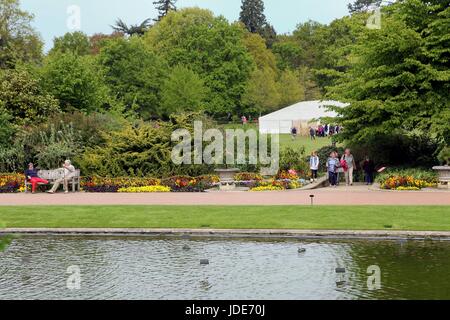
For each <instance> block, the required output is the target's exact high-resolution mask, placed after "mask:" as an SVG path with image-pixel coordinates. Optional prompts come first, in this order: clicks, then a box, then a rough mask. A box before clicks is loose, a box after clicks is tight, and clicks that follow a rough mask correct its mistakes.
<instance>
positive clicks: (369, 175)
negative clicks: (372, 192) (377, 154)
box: [362, 156, 375, 185]
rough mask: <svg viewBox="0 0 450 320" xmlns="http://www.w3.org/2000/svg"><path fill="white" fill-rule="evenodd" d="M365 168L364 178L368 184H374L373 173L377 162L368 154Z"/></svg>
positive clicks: (364, 164)
mask: <svg viewBox="0 0 450 320" xmlns="http://www.w3.org/2000/svg"><path fill="white" fill-rule="evenodd" d="M362 167H363V170H364V180H365V181H366V184H367V185H371V184H373V173H374V172H375V164H374V163H373V161H372V160H370V158H369V157H368V156H366V159H365V160H364V163H363V166H362Z"/></svg>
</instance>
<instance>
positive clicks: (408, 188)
mask: <svg viewBox="0 0 450 320" xmlns="http://www.w3.org/2000/svg"><path fill="white" fill-rule="evenodd" d="M395 190H398V191H419V190H420V188H418V187H398V188H396V189H395Z"/></svg>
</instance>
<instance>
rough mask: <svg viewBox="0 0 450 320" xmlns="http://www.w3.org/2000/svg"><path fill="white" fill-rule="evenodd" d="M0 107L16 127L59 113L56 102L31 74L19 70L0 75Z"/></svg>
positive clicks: (7, 71)
mask: <svg viewBox="0 0 450 320" xmlns="http://www.w3.org/2000/svg"><path fill="white" fill-rule="evenodd" d="M0 105H2V106H3V108H4V109H5V110H7V111H8V113H9V114H10V116H12V117H13V119H12V121H13V122H14V123H15V124H18V125H29V124H32V123H36V122H41V121H43V120H45V119H46V118H47V117H48V116H50V115H52V114H54V113H56V112H59V107H58V101H57V100H56V99H54V98H53V96H51V95H50V94H49V93H48V92H46V91H45V90H43V89H42V87H41V86H40V85H39V82H38V80H37V79H36V78H35V77H34V76H33V75H32V74H30V73H29V72H28V71H26V70H22V69H21V68H20V69H14V70H6V71H4V72H1V73H0Z"/></svg>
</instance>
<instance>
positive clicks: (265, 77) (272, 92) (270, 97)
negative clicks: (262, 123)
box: [242, 69, 280, 115]
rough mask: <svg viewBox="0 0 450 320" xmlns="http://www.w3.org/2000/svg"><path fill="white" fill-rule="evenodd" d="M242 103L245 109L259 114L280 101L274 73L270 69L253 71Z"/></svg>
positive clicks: (273, 107)
mask: <svg viewBox="0 0 450 320" xmlns="http://www.w3.org/2000/svg"><path fill="white" fill-rule="evenodd" d="M242 103H243V104H244V105H245V106H246V109H245V110H246V111H247V112H248V113H251V114H256V115H260V114H262V113H265V112H268V111H269V110H274V109H275V108H276V107H277V106H278V105H279V103H280V94H279V92H278V86H277V83H276V79H275V74H274V73H273V72H272V71H271V70H270V69H265V70H259V69H256V70H255V71H253V73H252V76H251V78H250V80H249V82H248V84H247V87H246V90H245V94H244V95H243V97H242Z"/></svg>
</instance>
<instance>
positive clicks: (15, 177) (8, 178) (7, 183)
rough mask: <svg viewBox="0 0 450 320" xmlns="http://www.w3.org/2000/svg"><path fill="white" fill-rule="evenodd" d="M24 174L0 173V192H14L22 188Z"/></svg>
mask: <svg viewBox="0 0 450 320" xmlns="http://www.w3.org/2000/svg"><path fill="white" fill-rule="evenodd" d="M24 181H25V176H24V175H22V174H0V193H14V192H19V191H22V190H24V188H25V186H24Z"/></svg>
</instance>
